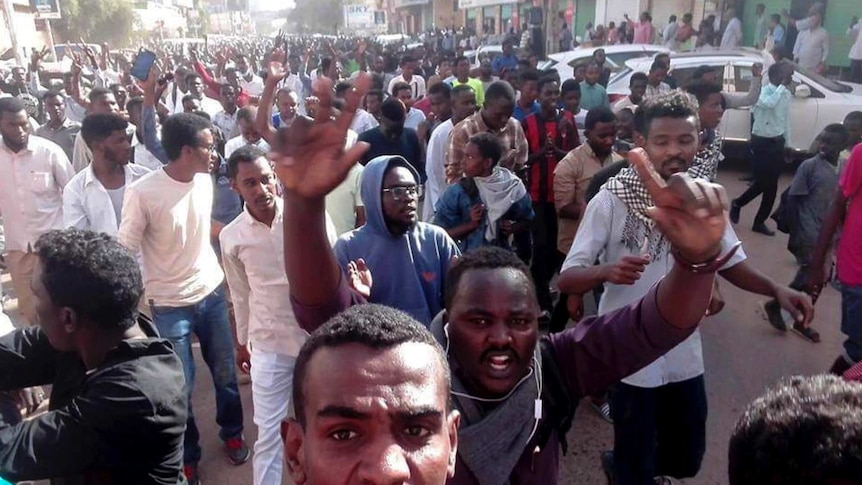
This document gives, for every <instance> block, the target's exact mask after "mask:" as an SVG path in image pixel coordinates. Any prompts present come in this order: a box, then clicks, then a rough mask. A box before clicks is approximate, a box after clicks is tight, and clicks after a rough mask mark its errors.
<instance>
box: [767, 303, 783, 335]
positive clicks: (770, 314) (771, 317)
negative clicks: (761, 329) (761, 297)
mask: <svg viewBox="0 0 862 485" xmlns="http://www.w3.org/2000/svg"><path fill="white" fill-rule="evenodd" d="M763 312H764V313H766V321H767V322H769V324H770V325H772V326H773V327H775V329H776V330H780V331H782V332H786V331H787V324H786V323H785V322H784V317H783V316H782V315H781V306H780V305H779V304H778V302H777V301H776V300H769V301H768V302H766V303H764V304H763Z"/></svg>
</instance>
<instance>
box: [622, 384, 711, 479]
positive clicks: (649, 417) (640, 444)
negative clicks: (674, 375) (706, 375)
mask: <svg viewBox="0 0 862 485" xmlns="http://www.w3.org/2000/svg"><path fill="white" fill-rule="evenodd" d="M610 403H611V414H612V415H613V418H614V469H615V472H616V485H655V482H654V481H653V477H656V476H660V475H666V476H670V477H674V478H686V477H693V476H695V475H697V472H698V471H699V470H700V464H701V461H702V460H703V454H704V452H705V451H706V414H707V404H706V389H705V386H704V380H703V375H700V376H698V377H695V378H693V379H688V380H686V381H682V382H674V383H671V384H665V385H663V386H660V387H656V388H643V387H635V386H630V385H628V384H625V383H622V382H621V383H619V384H617V385H615V386H614V387H613V388H611V392H610Z"/></svg>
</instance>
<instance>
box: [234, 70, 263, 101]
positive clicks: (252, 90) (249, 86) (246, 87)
mask: <svg viewBox="0 0 862 485" xmlns="http://www.w3.org/2000/svg"><path fill="white" fill-rule="evenodd" d="M237 76H239V87H241V88H242V90H243V91H245V92H247V93H248V94H249V95H251V96H260V95H261V94H263V79H262V78H261V77H260V76H258V75H257V74H254V73H252V75H251V80H247V79H246V77H245V76H244V75H242V74H240V73H239V72H237Z"/></svg>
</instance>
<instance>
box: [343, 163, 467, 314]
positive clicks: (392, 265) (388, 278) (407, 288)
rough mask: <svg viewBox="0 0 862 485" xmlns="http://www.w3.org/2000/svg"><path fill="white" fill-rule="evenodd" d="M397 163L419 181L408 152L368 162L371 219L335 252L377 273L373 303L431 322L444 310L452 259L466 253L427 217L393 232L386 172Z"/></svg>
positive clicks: (366, 196) (365, 179) (365, 193)
mask: <svg viewBox="0 0 862 485" xmlns="http://www.w3.org/2000/svg"><path fill="white" fill-rule="evenodd" d="M392 164H400V165H401V166H404V167H406V168H407V169H409V170H410V171H411V172H412V173H413V175H414V177H416V180H417V183H418V180H419V174H418V173H417V172H416V170H415V169H414V168H413V167H412V166H410V164H409V163H407V161H406V160H404V159H403V158H402V157H398V156H391V155H383V156H379V157H377V158H375V159H373V160H371V161H370V162H368V165H366V166H365V170H364V171H363V172H362V181H361V187H360V195H361V197H362V202H363V204H365V214H366V217H367V222H366V223H365V225H364V226H362V227H360V228H359V229H355V230H353V231H351V232H348V233H347V234H344V235H342V236H341V237H340V238H339V239H338V241H337V242H336V243H335V255H336V257H337V258H338V262H339V264H341V266H342V268H346V267H347V264H348V263H349V262H350V261H355V260H357V259H359V258H363V259H364V260H365V262H366V264H367V265H368V268H369V269H370V270H371V274H372V276H373V277H374V284H373V286H372V288H371V297H370V298H369V299H368V301H369V302H371V303H380V304H383V305H388V306H391V307H393V308H398V309H399V310H403V311H405V312H407V313H408V314H410V315H411V316H412V317H414V318H415V319H416V320H418V321H419V322H421V323H422V324H423V325H425V326H426V327H427V326H428V325H430V324H431V319H432V318H433V317H434V316H435V315H436V314H437V313H439V312H440V311H441V310H442V309H443V304H442V300H443V281H444V280H445V278H446V271H447V269H448V268H449V263H450V261H451V260H452V258H455V257H457V256H459V255H460V254H461V253H460V251H459V250H458V246H457V245H455V241H453V240H452V238H450V237H449V235H448V234H446V231H444V230H443V229H441V228H439V227H437V226H434V225H431V224H425V223H424V222H417V223H416V225H415V226H414V227H413V228H411V229H410V230H408V231H407V232H406V233H405V234H402V235H400V236H396V235H393V234H392V233H391V232H390V231H389V229H388V228H387V227H386V221H385V220H384V217H383V205H382V200H381V196H382V192H381V191H382V189H383V177H384V175H385V173H386V171H387V169H388V168H389V167H390V166H391V165H392Z"/></svg>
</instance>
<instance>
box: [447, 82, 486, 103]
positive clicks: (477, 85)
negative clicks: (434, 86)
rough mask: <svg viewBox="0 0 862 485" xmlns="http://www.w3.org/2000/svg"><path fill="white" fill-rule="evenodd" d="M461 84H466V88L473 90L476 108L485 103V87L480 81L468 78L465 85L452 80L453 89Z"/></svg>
mask: <svg viewBox="0 0 862 485" xmlns="http://www.w3.org/2000/svg"><path fill="white" fill-rule="evenodd" d="M462 84H466V85H467V86H470V87H471V88H473V92H474V93H476V106H478V107H480V108H481V107H482V105H483V104H484V103H485V86H484V85H482V81H480V80H478V79H476V78H474V77H468V78H467V82H465V83H462V82H460V81H458V78H455V79H453V80H452V87H453V88H454V87H457V86H460V85H462Z"/></svg>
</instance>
